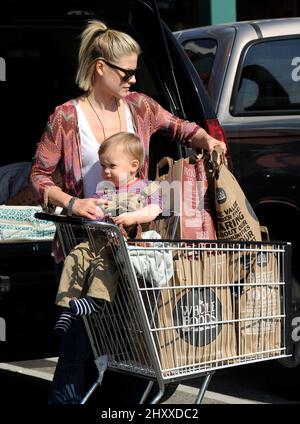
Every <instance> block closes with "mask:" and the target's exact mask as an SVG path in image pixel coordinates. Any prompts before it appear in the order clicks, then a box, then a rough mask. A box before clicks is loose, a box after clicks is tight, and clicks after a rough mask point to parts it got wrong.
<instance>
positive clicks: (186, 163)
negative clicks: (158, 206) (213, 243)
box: [153, 157, 216, 240]
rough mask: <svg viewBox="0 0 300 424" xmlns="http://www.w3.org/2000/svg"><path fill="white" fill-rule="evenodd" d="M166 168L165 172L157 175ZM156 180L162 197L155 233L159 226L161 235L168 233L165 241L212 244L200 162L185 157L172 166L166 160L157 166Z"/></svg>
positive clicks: (213, 235) (169, 159) (205, 191)
mask: <svg viewBox="0 0 300 424" xmlns="http://www.w3.org/2000/svg"><path fill="white" fill-rule="evenodd" d="M165 165H167V167H168V172H167V173H166V174H164V175H160V170H161V169H162V168H163V167H164V166H165ZM156 179H157V180H158V181H160V187H161V191H162V196H163V218H162V220H161V221H160V222H159V224H157V222H156V223H154V224H153V225H156V229H158V230H159V226H162V227H163V228H161V229H160V230H161V232H163V233H165V232H166V231H164V230H166V229H168V231H167V234H166V235H167V236H168V237H165V238H177V239H185V240H186V239H190V240H200V239H207V240H215V239H216V232H215V227H214V222H213V219H212V216H211V205H210V198H209V193H208V181H207V176H206V170H205V165H204V160H203V158H201V157H188V158H185V159H180V160H178V161H175V162H173V160H172V159H171V158H168V157H165V158H163V159H162V160H161V161H160V162H159V163H158V164H157V175H156ZM174 229H175V231H173V230H174ZM161 232H160V234H161Z"/></svg>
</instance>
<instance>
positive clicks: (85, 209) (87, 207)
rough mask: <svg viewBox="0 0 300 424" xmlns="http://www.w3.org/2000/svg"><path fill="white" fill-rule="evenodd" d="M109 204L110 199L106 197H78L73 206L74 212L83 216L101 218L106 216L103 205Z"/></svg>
mask: <svg viewBox="0 0 300 424" xmlns="http://www.w3.org/2000/svg"><path fill="white" fill-rule="evenodd" d="M107 205H108V201H107V200H106V199H94V198H88V199H76V200H75V202H74V204H73V207H72V213H73V214H74V215H78V216H81V217H83V218H88V219H93V220H95V219H100V218H103V216H104V213H103V210H102V209H101V206H104V207H105V206H107Z"/></svg>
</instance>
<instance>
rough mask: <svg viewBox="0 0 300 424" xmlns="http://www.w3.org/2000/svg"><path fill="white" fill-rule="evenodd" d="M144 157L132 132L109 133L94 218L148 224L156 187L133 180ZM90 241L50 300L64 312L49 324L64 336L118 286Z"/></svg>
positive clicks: (110, 263) (108, 262)
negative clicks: (54, 301) (97, 211)
mask: <svg viewBox="0 0 300 424" xmlns="http://www.w3.org/2000/svg"><path fill="white" fill-rule="evenodd" d="M144 155H145V153H144V147H143V145H142V143H141V141H140V139H139V138H138V137H137V136H136V135H135V134H132V133H126V132H121V133H118V134H115V135H113V136H112V137H110V138H108V139H106V140H105V141H103V143H102V144H101V145H100V148H99V160H100V165H101V168H102V176H103V180H104V181H103V183H102V184H101V185H102V187H103V189H102V190H99V191H97V192H96V194H95V197H98V198H99V199H102V200H105V199H106V202H104V203H102V207H101V208H100V207H99V220H104V219H106V217H110V218H111V219H112V220H113V222H114V223H115V224H116V225H122V226H124V228H125V229H126V227H130V226H132V225H134V224H142V223H149V222H151V221H153V220H154V219H155V218H156V217H157V216H158V215H159V214H160V213H161V211H162V204H161V203H162V201H161V193H160V189H159V185H158V184H157V183H156V182H151V181H149V180H145V179H140V178H138V176H137V174H138V171H139V169H140V167H141V165H142V164H143V161H144ZM105 186H106V187H105ZM103 205H105V206H103ZM94 243H95V245H96V248H97V249H96V250H97V254H96V255H95V254H94V253H93V249H92V248H91V246H90V243H89V242H88V241H86V242H83V243H80V244H79V245H78V246H76V247H75V248H74V249H73V250H72V251H71V252H70V253H69V255H68V256H67V257H66V259H65V263H64V268H63V271H62V275H61V279H60V284H59V288H58V293H57V297H56V304H58V305H60V306H62V307H64V309H65V310H64V311H63V312H62V314H61V316H60V318H59V320H58V321H57V324H56V326H55V329H56V330H57V331H59V332H66V331H67V330H68V329H69V327H70V325H71V323H72V321H73V320H74V319H76V317H78V316H83V315H87V314H91V313H94V312H97V311H99V310H100V309H101V308H102V307H103V304H104V302H105V301H109V302H111V301H112V300H113V298H114V295H115V292H116V289H117V283H118V271H117V268H116V264H115V262H114V259H113V257H112V254H111V252H110V249H109V247H107V240H105V238H104V237H101V236H100V237H99V238H96V239H95V240H94ZM83 289H84V294H85V293H86V295H84V296H83Z"/></svg>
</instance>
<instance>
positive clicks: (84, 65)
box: [76, 20, 141, 92]
mask: <svg viewBox="0 0 300 424" xmlns="http://www.w3.org/2000/svg"><path fill="white" fill-rule="evenodd" d="M131 53H136V54H137V56H138V55H139V54H140V53H141V49H140V46H139V44H138V43H137V42H136V41H135V40H134V39H133V38H132V37H131V36H130V35H129V34H126V33H125V32H121V31H117V30H114V29H109V28H107V26H106V25H105V23H104V22H101V21H96V20H93V21H89V23H88V25H87V26H86V28H85V29H84V31H83V32H82V34H81V43H80V48H79V55H78V69H77V74H76V83H77V85H78V86H79V87H80V88H81V89H82V90H83V91H85V92H88V91H89V90H90V89H91V87H92V85H93V75H94V69H95V62H96V60H97V59H100V58H103V59H105V60H107V61H108V62H112V63H116V62H118V60H119V59H120V57H122V56H128V55H130V54H131Z"/></svg>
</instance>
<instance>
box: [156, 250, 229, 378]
mask: <svg viewBox="0 0 300 424" xmlns="http://www.w3.org/2000/svg"><path fill="white" fill-rule="evenodd" d="M225 271H226V255H224V254H211V253H207V254H204V253H203V254H201V255H199V257H198V258H197V259H195V258H194V259H193V260H192V258H190V257H187V256H186V255H181V256H180V257H177V258H174V278H173V279H172V280H170V281H169V283H168V286H167V287H166V288H163V289H162V291H161V299H160V301H159V303H158V312H157V315H158V318H157V326H158V328H160V329H161V330H159V331H158V332H157V344H158V351H159V356H160V359H161V366H162V369H163V370H170V369H172V368H177V367H188V366H192V365H195V364H203V366H204V364H206V363H208V365H209V366H210V365H212V366H213V365H214V363H215V362H216V361H221V360H224V361H225V362H224V363H226V361H227V362H228V361H231V362H232V361H233V360H234V359H233V358H234V357H235V355H236V334H235V326H234V322H233V321H232V320H233V314H232V298H231V291H230V288H229V286H226V284H225V281H226V272H225ZM222 284H223V285H222ZM166 372H167V371H166ZM171 372H172V371H171ZM175 372H176V371H173V373H175Z"/></svg>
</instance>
